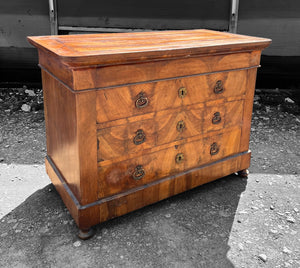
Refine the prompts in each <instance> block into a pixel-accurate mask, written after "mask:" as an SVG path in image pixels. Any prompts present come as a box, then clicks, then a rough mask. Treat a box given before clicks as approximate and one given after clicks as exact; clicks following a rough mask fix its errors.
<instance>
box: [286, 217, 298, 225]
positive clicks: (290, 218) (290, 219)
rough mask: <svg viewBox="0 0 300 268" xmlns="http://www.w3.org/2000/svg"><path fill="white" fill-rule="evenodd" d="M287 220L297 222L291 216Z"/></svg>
mask: <svg viewBox="0 0 300 268" xmlns="http://www.w3.org/2000/svg"><path fill="white" fill-rule="evenodd" d="M286 220H287V222H290V223H295V222H296V220H295V219H294V218H293V217H291V216H289V217H287V218H286Z"/></svg>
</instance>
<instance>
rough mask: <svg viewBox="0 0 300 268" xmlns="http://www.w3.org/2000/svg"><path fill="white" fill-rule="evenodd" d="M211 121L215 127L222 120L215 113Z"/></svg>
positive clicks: (218, 113)
mask: <svg viewBox="0 0 300 268" xmlns="http://www.w3.org/2000/svg"><path fill="white" fill-rule="evenodd" d="M211 121H212V123H213V124H215V125H216V124H219V123H221V121H222V118H221V114H220V112H215V113H214V116H213V118H212V120H211Z"/></svg>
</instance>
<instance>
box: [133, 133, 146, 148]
mask: <svg viewBox="0 0 300 268" xmlns="http://www.w3.org/2000/svg"><path fill="white" fill-rule="evenodd" d="M145 140H146V134H145V132H144V131H143V130H142V129H138V130H137V131H136V135H135V136H134V138H133V143H134V144H135V145H139V144H142V143H143V142H144V141H145Z"/></svg>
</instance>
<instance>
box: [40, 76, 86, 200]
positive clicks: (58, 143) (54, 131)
mask: <svg viewBox="0 0 300 268" xmlns="http://www.w3.org/2000/svg"><path fill="white" fill-rule="evenodd" d="M42 81H43V94H44V106H45V107H44V108H45V109H44V111H45V123H46V137H47V155H48V156H49V157H51V159H52V161H53V162H54V164H55V165H56V167H57V168H58V170H59V171H60V173H61V174H63V176H64V178H65V180H66V183H67V184H68V185H69V187H70V189H71V191H72V192H73V193H74V195H75V196H76V198H77V199H78V200H80V199H81V193H80V192H81V190H80V166H79V152H78V143H77V117H76V100H75V95H74V94H72V92H70V91H69V90H68V89H67V88H65V87H64V86H63V85H62V84H61V83H59V82H58V81H57V80H56V79H54V78H53V77H52V76H50V75H49V74H48V73H47V72H44V71H42Z"/></svg>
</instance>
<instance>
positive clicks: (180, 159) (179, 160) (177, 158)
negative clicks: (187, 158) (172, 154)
mask: <svg viewBox="0 0 300 268" xmlns="http://www.w3.org/2000/svg"><path fill="white" fill-rule="evenodd" d="M183 159H184V156H183V153H179V154H177V155H176V158H175V161H176V163H177V164H179V163H181V162H182V161H183Z"/></svg>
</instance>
